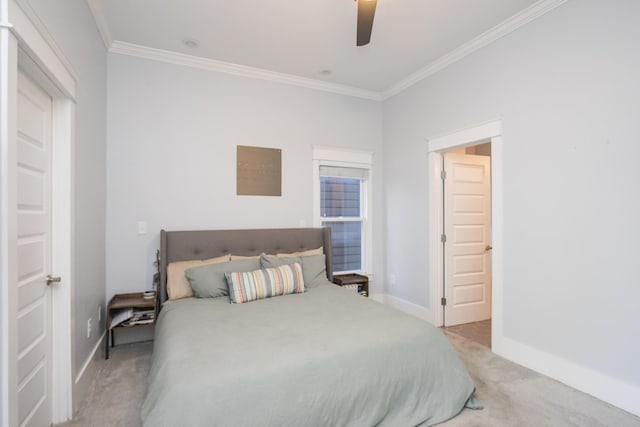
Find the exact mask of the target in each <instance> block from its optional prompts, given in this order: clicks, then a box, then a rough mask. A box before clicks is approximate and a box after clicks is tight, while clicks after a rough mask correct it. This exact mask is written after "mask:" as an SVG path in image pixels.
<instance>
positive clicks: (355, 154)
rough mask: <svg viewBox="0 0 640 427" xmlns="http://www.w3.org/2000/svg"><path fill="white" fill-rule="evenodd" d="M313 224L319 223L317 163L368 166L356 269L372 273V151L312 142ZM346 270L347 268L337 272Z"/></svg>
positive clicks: (316, 225)
mask: <svg viewBox="0 0 640 427" xmlns="http://www.w3.org/2000/svg"><path fill="white" fill-rule="evenodd" d="M311 148H312V152H313V154H312V159H313V162H312V164H313V183H312V189H313V225H314V227H321V226H322V221H323V219H322V217H321V216H320V166H322V165H325V166H342V167H354V168H362V169H368V170H369V177H368V178H367V179H366V181H365V182H364V188H363V200H362V209H363V215H362V217H360V218H358V220H362V222H363V224H364V236H363V238H362V239H363V242H362V245H363V246H364V259H363V260H362V262H363V266H362V267H363V268H362V270H361V271H358V273H362V274H366V275H368V276H373V226H374V218H373V216H374V215H373V183H374V179H375V178H374V168H373V151H364V150H354V149H350V148H337V147H328V146H322V145H313V146H312V147H311ZM340 273H346V272H340Z"/></svg>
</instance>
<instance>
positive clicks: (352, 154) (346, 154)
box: [312, 145, 373, 167]
mask: <svg viewBox="0 0 640 427" xmlns="http://www.w3.org/2000/svg"><path fill="white" fill-rule="evenodd" d="M312 149H313V160H323V161H325V162H339V163H340V164H345V163H353V164H354V165H353V167H362V165H365V166H367V167H368V166H371V165H372V164H373V151H363V150H354V149H351V148H342V147H329V146H326V145H313V146H312ZM323 163H324V162H323Z"/></svg>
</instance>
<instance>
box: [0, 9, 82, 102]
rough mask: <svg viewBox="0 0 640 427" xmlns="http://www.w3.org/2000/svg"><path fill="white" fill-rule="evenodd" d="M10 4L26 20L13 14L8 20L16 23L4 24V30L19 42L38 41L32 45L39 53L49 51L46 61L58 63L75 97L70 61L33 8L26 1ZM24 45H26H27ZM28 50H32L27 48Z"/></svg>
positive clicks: (75, 80) (74, 78) (74, 79)
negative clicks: (23, 32) (12, 34)
mask: <svg viewBox="0 0 640 427" xmlns="http://www.w3.org/2000/svg"><path fill="white" fill-rule="evenodd" d="M10 3H14V4H15V5H16V6H17V7H18V9H19V10H20V11H22V13H23V14H24V17H25V18H26V20H21V19H19V16H18V14H17V13H15V14H13V15H14V16H10V19H11V20H16V22H10V23H5V24H4V25H3V26H4V27H5V28H9V29H10V30H11V32H13V33H14V34H15V35H16V36H17V37H18V39H20V40H23V41H24V40H25V39H26V38H27V37H30V38H31V40H36V39H39V42H34V44H36V45H37V46H38V48H40V52H41V53H43V52H45V51H46V50H47V49H50V51H51V53H52V54H53V56H50V57H49V58H48V59H49V60H51V61H59V62H60V64H61V65H62V67H64V69H65V71H66V73H68V75H69V77H70V79H71V80H73V82H72V83H71V82H68V84H72V85H73V86H74V88H73V90H72V91H71V92H73V93H72V95H73V96H75V83H76V82H77V81H78V75H77V74H76V72H75V70H74V69H73V65H72V64H71V61H69V58H67V57H66V56H65V54H64V51H63V50H62V49H61V48H60V46H59V45H58V43H57V42H56V39H54V38H53V36H52V35H51V33H50V32H49V29H48V28H47V26H46V25H45V24H44V22H42V19H40V16H38V14H37V13H36V11H35V9H34V8H33V6H31V3H30V2H29V1H27V0H13V2H10ZM9 11H11V8H10V9H9ZM30 26H32V28H30ZM23 29H34V30H35V33H34V32H32V31H29V35H26V34H21V31H22V30H23ZM34 37H35V38H34ZM40 41H41V42H44V44H46V46H44V45H42V43H40ZM24 44H25V45H28V43H24ZM29 49H32V48H31V47H29ZM25 53H26V54H27V55H28V56H31V55H32V54H33V52H31V51H25ZM54 58H55V59H54ZM67 80H69V79H67Z"/></svg>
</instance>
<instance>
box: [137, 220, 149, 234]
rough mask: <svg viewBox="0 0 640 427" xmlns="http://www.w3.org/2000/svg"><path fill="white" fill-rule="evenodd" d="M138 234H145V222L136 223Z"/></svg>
mask: <svg viewBox="0 0 640 427" xmlns="http://www.w3.org/2000/svg"><path fill="white" fill-rule="evenodd" d="M138 234H139V235H142V234H147V221H138Z"/></svg>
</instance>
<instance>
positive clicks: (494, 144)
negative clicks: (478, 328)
mask: <svg viewBox="0 0 640 427" xmlns="http://www.w3.org/2000/svg"><path fill="white" fill-rule="evenodd" d="M483 142H491V244H492V246H493V249H492V255H491V274H492V283H491V287H492V289H491V318H492V321H491V348H492V350H493V351H494V352H498V350H499V347H500V342H501V337H502V297H503V281H502V280H503V276H502V274H503V261H502V260H503V258H502V255H503V238H502V236H503V234H502V233H503V231H502V221H503V220H502V213H503V199H502V191H503V190H502V189H503V177H502V119H496V120H492V121H489V122H486V123H482V124H479V125H476V126H473V127H469V128H465V129H461V130H456V131H452V132H447V133H446V134H444V135H439V136H436V137H432V138H429V139H428V140H427V152H428V158H429V159H428V162H429V164H428V176H429V190H428V191H429V239H428V242H429V271H430V273H429V300H430V301H431V304H432V310H431V317H432V318H431V321H432V323H433V324H434V325H436V326H442V312H443V309H442V305H440V304H439V301H440V299H441V298H442V296H443V295H442V283H443V277H444V271H443V268H442V263H443V259H444V253H443V248H442V242H441V241H440V235H441V234H442V225H443V212H442V197H443V192H442V180H441V173H442V161H443V153H445V152H446V151H450V150H454V149H457V148H464V147H469V146H473V145H477V144H479V143H483Z"/></svg>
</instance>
